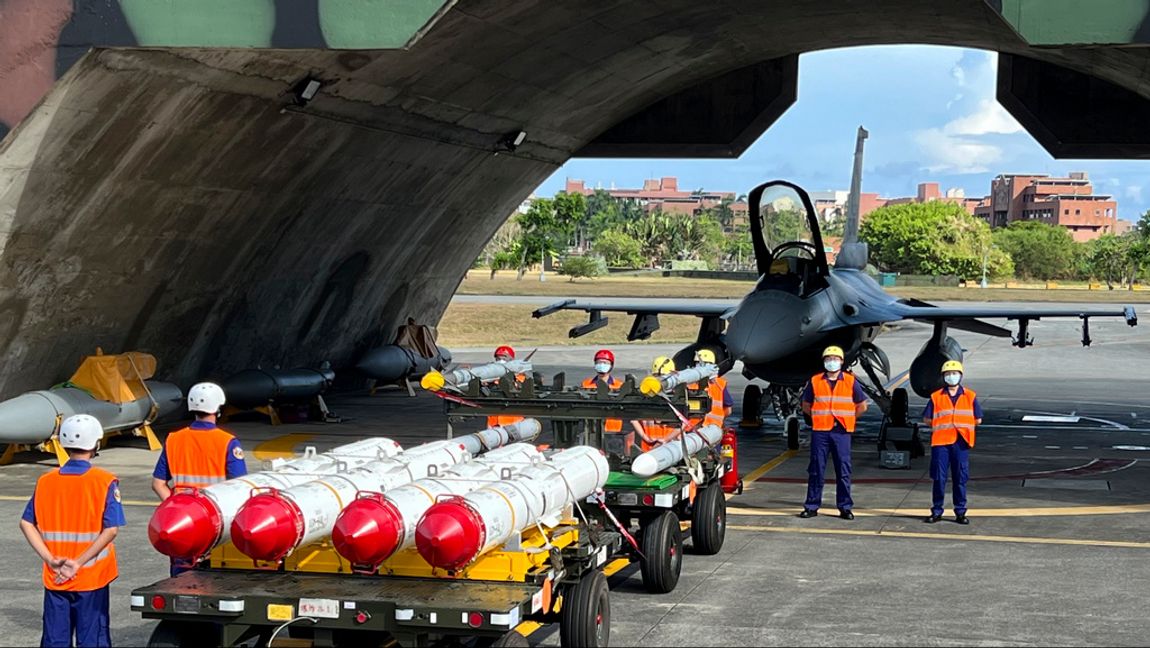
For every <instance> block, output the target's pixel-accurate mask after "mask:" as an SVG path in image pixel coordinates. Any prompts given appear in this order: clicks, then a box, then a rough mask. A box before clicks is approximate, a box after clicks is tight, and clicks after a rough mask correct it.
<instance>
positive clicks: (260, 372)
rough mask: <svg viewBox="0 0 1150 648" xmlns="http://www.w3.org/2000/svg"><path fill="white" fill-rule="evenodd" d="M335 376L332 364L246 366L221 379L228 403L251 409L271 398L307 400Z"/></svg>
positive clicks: (292, 400)
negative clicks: (279, 367)
mask: <svg viewBox="0 0 1150 648" xmlns="http://www.w3.org/2000/svg"><path fill="white" fill-rule="evenodd" d="M333 380H335V372H334V371H332V370H331V365H329V364H328V363H326V362H325V363H323V365H322V366H321V367H320V368H319V369H307V368H299V369H271V370H266V369H245V370H243V371H241V372H239V373H237V374H233V375H231V376H229V377H228V378H226V379H224V380H223V381H222V382H221V383H220V387H222V388H223V390H224V395H225V396H226V397H227V399H228V403H227V404H228V405H231V406H233V407H236V408H238V409H248V408H252V407H258V406H260V405H267V404H268V403H270V402H276V403H291V402H306V401H308V400H311V399H312V398H315V397H316V396H319V395H320V394H322V393H324V392H325V391H327V388H328V387H330V386H331V383H332V381H333Z"/></svg>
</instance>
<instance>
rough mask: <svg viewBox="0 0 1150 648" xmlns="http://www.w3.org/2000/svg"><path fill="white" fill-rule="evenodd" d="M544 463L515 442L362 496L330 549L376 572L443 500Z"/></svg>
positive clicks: (341, 520)
mask: <svg viewBox="0 0 1150 648" xmlns="http://www.w3.org/2000/svg"><path fill="white" fill-rule="evenodd" d="M542 460H543V454H542V453H541V452H540V451H539V450H537V449H536V448H535V446H533V445H531V444H529V443H515V444H512V445H509V446H506V447H503V448H497V449H495V450H492V451H491V452H488V453H487V454H485V455H483V456H482V457H480V458H478V459H475V460H473V461H468V462H466V463H461V464H456V465H455V466H453V467H452V468H449V469H448V470H446V471H445V472H443V473H442V474H441V475H438V476H436V477H427V478H424V479H420V480H419V481H414V482H411V483H410V484H407V485H405V486H400V487H399V488H395V489H392V490H390V491H388V492H387V493H386V494H383V493H360V494H359V495H358V496H357V498H356V499H355V501H353V502H352V503H351V504H348V505H347V508H345V509H344V510H343V512H342V513H340V514H339V517H338V518H337V519H336V521H335V527H334V528H333V529H332V532H331V542H332V545H334V546H335V550H336V551H338V552H339V555H341V556H343V557H344V558H346V559H347V560H348V562H350V563H351V564H352V565H354V566H355V567H356V568H357V569H361V570H369V571H375V570H376V569H377V568H378V567H379V565H380V563H382V562H383V561H385V560H387V559H388V558H390V557H391V555H392V554H394V553H395V552H396V551H400V550H402V549H407V548H409V547H413V546H415V526H416V524H417V523H418V522H419V520H420V518H422V517H423V514H424V513H426V512H427V509H428V508H430V507H431V506H432V505H434V504H435V502H436V501H437V500H438V499H440V498H441V497H444V496H458V495H466V494H467V493H470V492H471V491H473V490H475V489H476V488H480V487H482V486H486V485H488V484H490V483H493V482H496V481H499V480H500V479H507V478H509V477H511V476H513V475H515V474H516V473H518V472H519V471H520V470H523V469H524V468H527V467H528V466H531V465H532V464H534V463H538V462H540V461H542Z"/></svg>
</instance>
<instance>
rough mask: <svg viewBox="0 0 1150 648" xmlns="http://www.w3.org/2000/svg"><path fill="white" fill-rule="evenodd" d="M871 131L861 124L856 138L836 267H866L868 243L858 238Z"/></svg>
mask: <svg viewBox="0 0 1150 648" xmlns="http://www.w3.org/2000/svg"><path fill="white" fill-rule="evenodd" d="M868 135H870V133H868V132H867V130H866V129H865V128H863V127H862V126H859V130H858V137H857V139H856V140H855V163H854V171H853V172H852V173H851V192H850V197H849V198H848V199H847V220H846V224H845V225H844V227H843V243H842V247H841V248H840V249H839V254H838V257H837V258H836V259H835V267H836V268H848V269H855V270H862V269H863V268H865V267H866V263H867V257H868V256H869V255H868V251H867V244H866V243H862V242H860V241H859V240H858V237H859V200H860V198H861V196H862V161H863V142H865V141H866V138H867V136H868Z"/></svg>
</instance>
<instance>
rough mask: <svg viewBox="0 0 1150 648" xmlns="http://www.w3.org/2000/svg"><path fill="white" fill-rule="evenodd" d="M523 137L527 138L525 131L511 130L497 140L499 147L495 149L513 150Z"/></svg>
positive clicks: (517, 146)
mask: <svg viewBox="0 0 1150 648" xmlns="http://www.w3.org/2000/svg"><path fill="white" fill-rule="evenodd" d="M525 139H527V131H524V130H520V131H512V132H510V133H508V134H506V135H504V136H503V139H501V140H499V147H498V148H497V149H496V151H514V150H515V149H517V148H519V145H520V144H522V143H523V140H525Z"/></svg>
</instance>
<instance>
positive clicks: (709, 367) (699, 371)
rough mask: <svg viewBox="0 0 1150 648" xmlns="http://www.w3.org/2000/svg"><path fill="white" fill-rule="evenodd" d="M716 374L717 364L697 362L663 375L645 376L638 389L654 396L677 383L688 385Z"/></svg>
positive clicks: (717, 372) (667, 390)
mask: <svg viewBox="0 0 1150 648" xmlns="http://www.w3.org/2000/svg"><path fill="white" fill-rule="evenodd" d="M718 375H719V366H718V365H713V364H699V365H695V366H694V367H688V368H686V369H684V370H682V371H675V372H672V373H669V374H667V375H665V376H647V377H646V378H644V379H643V381H642V382H640V383H639V391H641V392H643V394H645V395H647V396H654V395H656V394H658V393H660V392H669V391H671V390H673V389H674V388H676V387H678V386H679V385H690V384H693V383H697V382H699V381H700V380H703V379H704V378H714V377H715V376H718Z"/></svg>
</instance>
